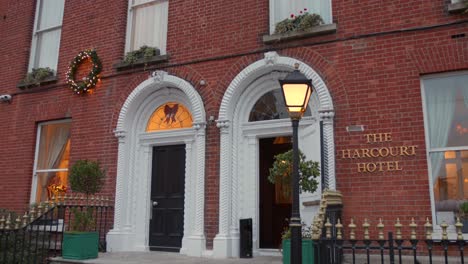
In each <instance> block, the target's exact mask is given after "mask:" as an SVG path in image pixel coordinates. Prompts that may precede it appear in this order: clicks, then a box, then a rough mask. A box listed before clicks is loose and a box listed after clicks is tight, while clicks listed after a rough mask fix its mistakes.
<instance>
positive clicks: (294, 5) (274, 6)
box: [270, 0, 332, 33]
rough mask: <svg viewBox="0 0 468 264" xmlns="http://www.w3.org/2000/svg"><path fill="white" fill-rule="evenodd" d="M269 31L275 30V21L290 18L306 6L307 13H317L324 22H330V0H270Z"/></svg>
mask: <svg viewBox="0 0 468 264" xmlns="http://www.w3.org/2000/svg"><path fill="white" fill-rule="evenodd" d="M270 8H271V10H270V33H273V32H274V31H275V25H276V23H278V22H280V21H281V20H284V19H286V18H290V17H291V14H295V15H299V14H300V13H299V11H304V8H307V11H308V12H309V13H316V14H319V15H320V16H321V17H322V18H323V21H324V22H325V24H329V23H331V22H332V21H331V16H330V14H331V0H270Z"/></svg>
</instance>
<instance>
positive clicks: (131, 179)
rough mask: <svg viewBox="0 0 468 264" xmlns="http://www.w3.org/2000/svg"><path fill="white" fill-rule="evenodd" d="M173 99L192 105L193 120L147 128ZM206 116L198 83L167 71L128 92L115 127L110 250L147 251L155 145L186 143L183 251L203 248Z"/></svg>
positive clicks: (189, 252)
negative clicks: (162, 128)
mask: <svg viewBox="0 0 468 264" xmlns="http://www.w3.org/2000/svg"><path fill="white" fill-rule="evenodd" d="M174 101H175V102H179V103H181V104H183V105H184V106H186V107H187V108H188V109H189V111H190V112H191V114H192V119H193V126H192V127H191V128H183V129H177V130H166V131H158V132H150V133H148V132H146V131H145V128H146V123H147V122H148V120H149V118H150V116H151V114H152V113H153V111H155V110H156V109H157V108H158V107H159V106H161V105H163V104H164V103H166V102H174ZM205 120H206V117H205V110H204V107H203V101H202V99H201V97H200V95H199V94H198V92H197V91H196V90H195V88H194V87H193V86H192V85H191V84H190V83H188V82H187V81H185V80H183V79H181V78H179V77H176V76H173V75H169V74H168V73H167V72H164V71H156V72H153V73H152V74H151V76H150V77H149V78H148V79H147V80H146V81H143V82H142V83H141V84H139V85H138V86H137V87H136V88H135V89H134V90H133V92H132V93H131V94H130V95H129V96H128V97H127V99H126V101H125V103H124V104H123V106H122V109H121V111H120V115H119V118H118V121H117V126H116V129H115V136H116V137H117V138H118V141H119V146H118V161H117V180H116V182H117V183H116V197H115V213H114V228H113V229H112V230H111V231H110V232H109V233H108V234H107V250H108V251H110V252H118V251H148V237H149V219H150V208H151V204H150V191H151V190H150V188H151V167H152V166H151V160H152V148H153V147H154V146H162V145H173V144H184V145H185V151H186V161H185V201H184V235H183V239H182V248H181V250H180V253H181V254H186V255H190V256H201V255H202V254H203V253H204V251H205V247H206V245H205V235H204V199H205V197H204V196H205Z"/></svg>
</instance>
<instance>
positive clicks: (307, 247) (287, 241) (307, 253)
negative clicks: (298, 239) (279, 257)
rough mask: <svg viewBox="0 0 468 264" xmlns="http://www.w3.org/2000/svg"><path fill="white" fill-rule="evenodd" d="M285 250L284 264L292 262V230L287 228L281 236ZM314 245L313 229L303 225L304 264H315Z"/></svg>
mask: <svg viewBox="0 0 468 264" xmlns="http://www.w3.org/2000/svg"><path fill="white" fill-rule="evenodd" d="M281 239H282V248H283V264H289V263H290V262H291V230H290V229H289V227H288V228H286V229H285V230H284V231H283V233H282V234H281ZM313 261H314V244H313V241H312V228H311V227H307V226H306V224H305V223H304V222H303V223H302V264H309V263H313Z"/></svg>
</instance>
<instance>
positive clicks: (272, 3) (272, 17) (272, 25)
mask: <svg viewBox="0 0 468 264" xmlns="http://www.w3.org/2000/svg"><path fill="white" fill-rule="evenodd" d="M283 1H294V0H283ZM316 1H329V2H330V12H329V14H328V15H329V17H330V21H324V22H325V24H331V23H332V20H333V16H332V14H333V11H332V0H316ZM269 3H270V4H269V8H270V10H269V16H270V21H269V25H270V34H273V33H274V32H275V24H276V23H275V17H276V14H275V10H276V8H275V0H269ZM322 17H323V16H322ZM286 18H288V17H285V18H284V19H286Z"/></svg>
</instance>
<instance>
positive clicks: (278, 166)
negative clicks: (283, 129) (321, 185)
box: [268, 150, 320, 197]
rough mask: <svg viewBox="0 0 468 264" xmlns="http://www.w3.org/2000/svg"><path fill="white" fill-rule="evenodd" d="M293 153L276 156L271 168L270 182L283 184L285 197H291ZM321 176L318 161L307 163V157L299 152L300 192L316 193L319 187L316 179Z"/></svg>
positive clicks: (290, 151)
mask: <svg viewBox="0 0 468 264" xmlns="http://www.w3.org/2000/svg"><path fill="white" fill-rule="evenodd" d="M292 163H293V151H292V150H289V151H286V152H284V153H281V154H278V155H276V156H275V161H274V162H273V167H271V168H270V175H269V176H268V180H269V181H270V182H271V183H277V182H279V183H281V184H282V185H283V186H288V187H289V188H283V192H284V195H285V196H286V197H290V195H291V189H292V188H291V176H292ZM318 176H320V166H319V163H318V162H316V161H310V160H309V161H306V156H305V155H304V154H303V153H302V152H301V151H299V190H300V192H301V193H302V192H311V193H313V192H315V190H316V189H317V186H318V181H317V180H316V178H317V177H318Z"/></svg>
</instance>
